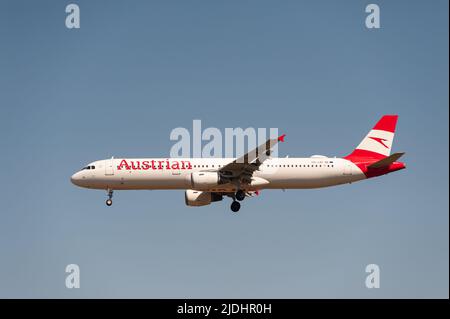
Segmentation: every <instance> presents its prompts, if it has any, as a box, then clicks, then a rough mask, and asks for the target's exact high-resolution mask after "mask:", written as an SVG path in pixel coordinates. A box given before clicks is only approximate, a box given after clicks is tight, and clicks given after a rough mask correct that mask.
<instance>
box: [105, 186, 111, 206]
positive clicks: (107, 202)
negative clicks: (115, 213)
mask: <svg viewBox="0 0 450 319" xmlns="http://www.w3.org/2000/svg"><path fill="white" fill-rule="evenodd" d="M112 197H113V190H112V189H108V199H107V200H106V205H107V206H111V205H112Z"/></svg>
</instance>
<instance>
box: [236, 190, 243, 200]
mask: <svg viewBox="0 0 450 319" xmlns="http://www.w3.org/2000/svg"><path fill="white" fill-rule="evenodd" d="M244 198H245V192H244V191H243V190H242V189H240V190H238V191H237V192H236V199H237V200H238V201H240V202H242V201H243V200H244Z"/></svg>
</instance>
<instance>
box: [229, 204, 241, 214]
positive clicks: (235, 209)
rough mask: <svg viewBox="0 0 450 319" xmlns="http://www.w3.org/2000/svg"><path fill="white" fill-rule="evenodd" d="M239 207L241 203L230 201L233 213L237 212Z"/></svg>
mask: <svg viewBox="0 0 450 319" xmlns="http://www.w3.org/2000/svg"><path fill="white" fill-rule="evenodd" d="M240 208H241V203H239V202H236V201H234V202H232V203H231V210H232V211H233V212H234V213H236V212H238V211H239V209H240Z"/></svg>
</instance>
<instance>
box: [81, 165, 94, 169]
mask: <svg viewBox="0 0 450 319" xmlns="http://www.w3.org/2000/svg"><path fill="white" fill-rule="evenodd" d="M85 169H95V166H94V165H92V166H86V167H83V168H82V169H81V170H85Z"/></svg>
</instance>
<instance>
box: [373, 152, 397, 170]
mask: <svg viewBox="0 0 450 319" xmlns="http://www.w3.org/2000/svg"><path fill="white" fill-rule="evenodd" d="M404 154H405V153H404V152H403V153H394V154H392V155H391V156H388V157H385V158H383V159H382V160H379V161H378V162H375V163H373V164H370V165H369V166H368V168H382V167H386V166H389V165H391V164H392V163H394V162H395V161H397V160H398V159H399V158H400V157H402V156H403V155H404Z"/></svg>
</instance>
